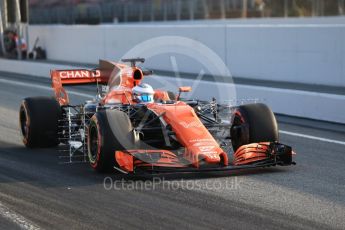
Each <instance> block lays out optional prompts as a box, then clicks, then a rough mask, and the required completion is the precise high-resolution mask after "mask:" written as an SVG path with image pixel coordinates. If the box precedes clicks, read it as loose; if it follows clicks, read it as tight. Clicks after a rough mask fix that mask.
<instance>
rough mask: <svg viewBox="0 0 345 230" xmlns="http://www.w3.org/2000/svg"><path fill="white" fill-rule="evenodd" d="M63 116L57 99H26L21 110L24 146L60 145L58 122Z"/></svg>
mask: <svg viewBox="0 0 345 230" xmlns="http://www.w3.org/2000/svg"><path fill="white" fill-rule="evenodd" d="M61 116H62V109H61V107H60V105H59V103H58V102H57V101H56V100H55V98H51V97H29V98H25V99H24V100H23V102H22V104H21V106H20V109H19V124H20V130H21V133H22V136H23V143H24V145H25V146H26V147H29V148H38V147H54V146H56V145H58V144H59V140H58V122H59V119H60V118H61Z"/></svg>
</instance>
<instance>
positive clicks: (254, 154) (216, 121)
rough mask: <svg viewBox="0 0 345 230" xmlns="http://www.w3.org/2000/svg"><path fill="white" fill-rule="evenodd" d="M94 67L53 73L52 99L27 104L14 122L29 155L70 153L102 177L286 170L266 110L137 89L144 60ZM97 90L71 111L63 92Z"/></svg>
mask: <svg viewBox="0 0 345 230" xmlns="http://www.w3.org/2000/svg"><path fill="white" fill-rule="evenodd" d="M122 62H124V63H126V62H128V63H130V65H126V64H124V63H114V62H110V61H104V60H100V64H99V68H96V69H91V70H86V69H78V70H52V71H51V79H52V88H53V89H54V92H55V97H53V98H51V97H31V98H25V99H24V100H23V102H22V104H21V107H20V112H19V119H20V129H21V133H22V135H23V142H24V144H25V146H27V147H29V148H36V147H54V146H57V145H59V144H60V143H61V144H64V145H65V146H67V147H68V148H67V151H68V153H69V156H70V157H71V158H72V157H73V155H74V154H76V152H79V153H80V152H81V153H83V154H84V156H85V157H87V159H88V161H89V162H90V165H91V166H92V168H94V169H95V170H97V171H99V172H103V171H109V170H113V169H116V170H117V171H120V172H122V173H126V174H127V173H138V172H140V171H145V172H147V171H149V172H151V173H162V172H199V171H227V170H235V169H244V168H256V167H267V166H275V165H281V166H284V165H291V164H295V163H294V162H293V161H292V156H293V154H294V153H293V151H292V149H291V147H289V146H287V145H284V144H281V143H279V139H278V127H277V122H276V119H275V116H274V114H273V113H272V111H271V110H270V109H269V108H268V107H267V106H266V105H264V104H261V103H254V104H246V105H240V106H230V105H227V104H221V103H218V102H217V101H216V99H214V98H213V99H212V100H211V101H202V100H187V99H183V97H182V95H183V94H184V93H185V92H190V91H191V87H180V88H179V92H178V94H175V93H172V92H170V91H163V90H153V89H152V87H151V86H150V85H148V84H144V83H142V81H143V79H144V77H145V76H147V75H150V74H151V73H152V72H150V71H144V70H143V69H141V68H139V67H138V66H136V63H137V62H144V59H142V58H135V59H123V60H122ZM72 84H95V85H96V86H97V96H96V97H95V98H94V99H93V100H89V101H86V102H85V103H83V104H80V105H71V104H70V102H69V97H68V94H67V92H66V91H65V89H64V88H63V85H72Z"/></svg>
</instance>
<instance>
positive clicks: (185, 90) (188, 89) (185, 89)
mask: <svg viewBox="0 0 345 230" xmlns="http://www.w3.org/2000/svg"><path fill="white" fill-rule="evenodd" d="M191 91H192V87H190V86H181V87H179V88H178V92H179V94H178V96H177V100H178V101H179V100H180V98H181V93H188V92H191Z"/></svg>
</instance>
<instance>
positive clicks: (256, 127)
mask: <svg viewBox="0 0 345 230" xmlns="http://www.w3.org/2000/svg"><path fill="white" fill-rule="evenodd" d="M231 139H232V146H233V149H234V151H236V150H237V149H238V148H239V147H240V146H242V145H245V144H249V143H257V142H276V141H279V132H278V124H277V121H276V118H275V116H274V113H273V112H272V110H271V109H270V108H269V107H268V106H267V105H265V104H262V103H257V104H248V105H241V106H238V107H237V108H235V111H234V121H233V125H232V127H231Z"/></svg>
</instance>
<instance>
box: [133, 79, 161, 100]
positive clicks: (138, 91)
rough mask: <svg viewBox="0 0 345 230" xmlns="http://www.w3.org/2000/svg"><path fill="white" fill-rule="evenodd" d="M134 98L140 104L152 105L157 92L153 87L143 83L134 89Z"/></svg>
mask: <svg viewBox="0 0 345 230" xmlns="http://www.w3.org/2000/svg"><path fill="white" fill-rule="evenodd" d="M132 93H133V98H134V100H135V101H136V102H138V103H152V102H153V96H154V94H155V91H154V90H153V88H152V86H150V85H149V84H146V83H141V84H139V85H137V86H135V87H134V88H133V89H132Z"/></svg>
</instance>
